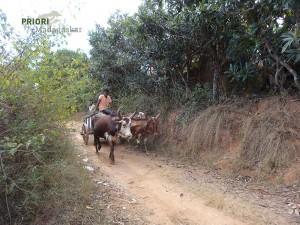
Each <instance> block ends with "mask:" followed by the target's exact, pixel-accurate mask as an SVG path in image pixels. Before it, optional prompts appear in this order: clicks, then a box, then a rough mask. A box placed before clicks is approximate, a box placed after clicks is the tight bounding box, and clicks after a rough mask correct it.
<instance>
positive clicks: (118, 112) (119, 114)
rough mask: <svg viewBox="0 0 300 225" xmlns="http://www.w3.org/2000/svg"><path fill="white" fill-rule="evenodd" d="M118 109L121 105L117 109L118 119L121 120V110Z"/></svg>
mask: <svg viewBox="0 0 300 225" xmlns="http://www.w3.org/2000/svg"><path fill="white" fill-rule="evenodd" d="M120 110H121V106H120V107H119V108H118V110H117V115H118V117H119V119H120V120H121V119H122V115H121V111H120Z"/></svg>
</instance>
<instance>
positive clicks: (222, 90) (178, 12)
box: [90, 0, 300, 112]
mask: <svg viewBox="0 0 300 225" xmlns="http://www.w3.org/2000/svg"><path fill="white" fill-rule="evenodd" d="M299 23H300V2H299V1H297V0H272V1H269V0H264V1H260V0H257V1H254V0H253V1H250V0H249V1H241V0H200V1H199V0H197V1H194V0H188V1H181V0H164V1H163V0H157V1H154V0H152V1H150V0H147V1H145V2H144V4H143V5H142V6H141V7H140V8H139V11H138V13H136V14H135V15H133V16H128V15H121V14H119V13H117V14H115V15H114V16H112V17H111V19H110V20H109V26H108V27H107V28H103V27H101V26H97V27H96V30H95V31H94V32H91V33H90V43H91V45H92V47H93V48H92V51H91V68H92V73H93V75H94V76H95V77H96V78H98V79H101V80H105V82H106V84H107V85H108V86H109V87H111V89H112V91H113V94H115V96H116V97H117V98H118V99H119V100H120V101H121V102H122V101H123V100H124V99H125V100H126V99H128V98H129V99H131V102H133V104H134V105H136V104H138V105H139V104H142V105H143V109H145V108H146V110H148V111H150V112H151V111H153V109H155V108H156V109H157V107H159V106H158V104H155V102H157V101H159V102H160V103H162V106H166V105H168V106H170V105H171V106H175V107H176V106H178V105H182V104H185V107H187V108H195V107H196V108H197V107H198V108H199V107H201V106H203V105H205V104H204V101H203V100H207V101H206V102H207V103H210V102H219V101H222V100H223V99H224V98H226V97H229V96H232V95H257V94H262V93H263V94H265V93H270V92H271V93H288V92H290V93H295V92H297V91H298V90H299V88H300V85H299V82H298V79H299V78H298V73H299V70H300V63H299V62H300V48H299V47H300V44H299V42H300V27H299ZM124 96H126V98H124ZM136 96H139V97H138V98H137V97H136ZM122 99H123V100H122ZM126 103H127V102H126ZM169 103H171V104H169ZM124 105H127V104H124ZM160 106H161V105H160ZM191 106H192V107H191Z"/></svg>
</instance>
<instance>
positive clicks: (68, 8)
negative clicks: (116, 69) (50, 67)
mask: <svg viewBox="0 0 300 225" xmlns="http://www.w3.org/2000/svg"><path fill="white" fill-rule="evenodd" d="M142 2H143V0H109V1H107V0H47V1H36V0H22V1H20V0H0V9H2V10H3V11H4V13H5V14H6V16H7V20H8V23H9V24H10V25H11V26H13V27H14V29H15V31H16V32H18V33H21V34H22V33H23V25H22V18H27V17H32V18H37V17H38V16H39V15H41V14H46V13H50V12H51V11H57V12H59V13H60V14H61V15H62V20H63V23H64V24H65V25H71V26H72V27H81V28H82V32H81V33H71V35H70V36H69V37H67V41H68V44H67V46H66V47H67V48H69V49H72V50H77V49H82V50H83V51H84V52H86V53H88V52H89V50H90V49H91V46H90V45H89V41H88V38H89V37H88V32H89V31H91V30H94V29H95V24H100V25H101V26H107V21H108V19H109V17H110V16H111V15H112V14H113V13H114V12H116V11H117V10H120V11H121V12H122V13H128V14H129V15H133V14H134V13H135V12H137V10H138V7H139V6H140V5H141V4H142Z"/></svg>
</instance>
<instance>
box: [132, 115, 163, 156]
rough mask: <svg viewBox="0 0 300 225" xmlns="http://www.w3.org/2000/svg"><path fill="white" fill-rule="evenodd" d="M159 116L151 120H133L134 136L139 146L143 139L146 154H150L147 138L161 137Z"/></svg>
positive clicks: (146, 118)
mask: <svg viewBox="0 0 300 225" xmlns="http://www.w3.org/2000/svg"><path fill="white" fill-rule="evenodd" d="M159 116H160V114H158V115H157V116H153V117H150V118H149V117H145V118H132V122H131V128H130V130H131V133H132V136H133V137H134V138H136V140H137V142H138V144H139V143H140V142H141V139H142V140H143V144H144V148H145V151H146V153H148V149H147V145H146V142H147V138H148V137H149V136H157V135H159Z"/></svg>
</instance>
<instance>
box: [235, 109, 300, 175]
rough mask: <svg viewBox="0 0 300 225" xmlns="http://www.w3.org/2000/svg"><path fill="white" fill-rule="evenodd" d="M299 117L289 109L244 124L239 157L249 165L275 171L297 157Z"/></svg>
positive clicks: (260, 116)
mask: <svg viewBox="0 0 300 225" xmlns="http://www.w3.org/2000/svg"><path fill="white" fill-rule="evenodd" d="M298 118H299V117H298V116H297V115H295V114H293V113H289V112H288V111H286V110H284V109H283V110H280V111H271V110H270V111H269V112H263V113H262V114H257V115H254V116H252V117H250V118H248V119H247V121H245V123H244V126H243V127H242V133H243V139H242V141H241V143H242V144H241V149H240V157H241V159H242V160H243V161H244V162H245V163H246V166H249V167H254V166H258V167H259V168H268V169H271V170H272V169H276V168H279V167H284V166H286V165H287V163H288V162H289V161H293V159H295V157H296V155H297V146H296V145H295V141H296V140H297V139H299V135H298V132H297V130H299V128H300V126H299V125H300V123H299V122H300V121H299V119H298Z"/></svg>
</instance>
